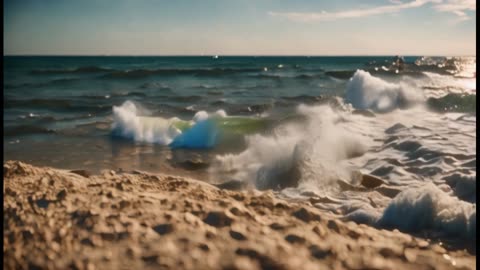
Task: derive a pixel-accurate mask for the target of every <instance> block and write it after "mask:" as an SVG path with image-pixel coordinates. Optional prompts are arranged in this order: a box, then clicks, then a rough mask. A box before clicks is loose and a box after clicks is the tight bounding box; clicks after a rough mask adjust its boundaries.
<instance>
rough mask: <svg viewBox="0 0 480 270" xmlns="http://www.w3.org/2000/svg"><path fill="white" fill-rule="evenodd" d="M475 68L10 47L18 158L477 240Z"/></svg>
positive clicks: (7, 91) (412, 61)
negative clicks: (291, 202) (134, 173)
mask: <svg viewBox="0 0 480 270" xmlns="http://www.w3.org/2000/svg"><path fill="white" fill-rule="evenodd" d="M475 70H476V58H475V57H456V58H455V57H420V56H408V57H404V58H403V62H399V61H396V59H395V58H394V57H393V56H385V57H380V56H379V57H377V56H375V57H373V56H364V57H313V56H312V57H309V56H303V57H300V56H298V57H297V56H295V57H293V56H292V57H273V56H272V57H260V56H259V57H255V56H251V57H246V56H241V57H240V56H239V57H235V56H218V57H216V56H198V57H187V56H182V57H180V56H178V57H177V56H171V57H153V56H152V57H147V56H138V57H136V56H129V57H113V56H108V57H107V56H105V57H94V56H91V57H86V56H85V57H80V56H78V57H76V56H75V57H74V56H71V57H67V56H35V57H34V56H4V137H3V141H4V161H6V160H11V159H14V160H21V161H25V162H28V163H31V164H34V165H39V166H52V167H57V168H64V169H87V170H90V171H93V172H97V173H98V172H100V171H101V170H123V171H131V170H142V171H149V172H163V173H173V174H177V175H184V176H192V177H195V178H197V179H200V180H203V181H207V182H210V183H214V184H219V183H223V182H227V181H236V182H240V183H242V184H244V185H245V186H247V188H253V189H258V190H265V189H273V190H274V191H275V192H276V194H277V196H281V197H286V198H291V199H299V200H312V198H317V199H316V200H314V201H312V203H313V204H314V205H315V206H317V207H318V208H320V209H323V210H325V211H328V212H330V213H333V214H335V215H338V216H340V217H341V218H344V219H347V220H351V221H355V222H358V223H366V224H368V225H371V226H377V227H382V228H388V229H395V228H396V229H399V230H401V231H407V232H412V233H420V232H421V233H428V235H430V236H431V237H433V238H437V239H440V238H441V239H450V238H454V239H457V238H459V237H460V238H462V239H466V241H463V242H467V243H475V236H476V229H475V224H476V195H475V190H476V73H475ZM362 175H369V176H370V177H371V178H374V179H376V180H375V181H377V183H378V181H380V183H381V184H378V185H375V184H371V185H369V184H368V183H367V184H365V183H363V184H362V181H363V180H362V179H364V178H362ZM372 181H373V180H372ZM375 181H373V182H374V183H375ZM372 185H373V186H372ZM318 198H320V199H318ZM457 242H458V241H457Z"/></svg>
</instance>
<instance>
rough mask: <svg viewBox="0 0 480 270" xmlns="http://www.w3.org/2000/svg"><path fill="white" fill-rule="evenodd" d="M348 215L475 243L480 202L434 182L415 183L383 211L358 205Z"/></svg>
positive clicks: (410, 230) (375, 224)
mask: <svg viewBox="0 0 480 270" xmlns="http://www.w3.org/2000/svg"><path fill="white" fill-rule="evenodd" d="M345 218H346V219H348V220H351V221H355V222H357V223H367V224H369V225H373V226H376V227H380V228H386V229H399V230H400V231H403V232H407V233H420V232H425V231H429V230H433V231H435V232H437V233H441V234H443V236H444V237H448V236H450V237H457V238H463V239H466V240H467V241H469V242H471V243H475V237H476V205H475V204H471V203H468V202H464V201H461V200H459V199H458V198H456V197H453V196H451V195H449V194H448V193H446V192H444V191H442V190H441V189H440V188H438V187H437V186H435V185H434V184H432V183H427V184H425V185H423V186H420V187H411V188H408V189H406V190H404V191H402V192H400V193H399V194H398V195H397V196H395V198H394V199H393V200H392V201H390V203H389V204H388V205H387V207H386V208H385V209H384V210H383V213H378V212H376V211H375V210H373V209H370V210H366V209H358V210H355V211H353V212H351V213H349V214H348V215H347V216H346V217H345Z"/></svg>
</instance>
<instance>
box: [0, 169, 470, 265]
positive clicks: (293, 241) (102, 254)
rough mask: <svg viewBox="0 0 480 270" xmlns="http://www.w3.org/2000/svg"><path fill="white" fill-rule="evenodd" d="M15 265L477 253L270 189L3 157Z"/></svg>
mask: <svg viewBox="0 0 480 270" xmlns="http://www.w3.org/2000/svg"><path fill="white" fill-rule="evenodd" d="M3 175H4V189H3V195H4V233H3V237H4V246H3V251H4V261H3V266H4V268H5V269H475V268H476V263H475V258H476V257H475V256H474V255H471V254H469V253H468V252H466V251H453V250H448V248H447V249H446V248H445V247H442V246H441V245H439V244H435V243H433V242H430V241H428V240H426V239H421V238H416V237H413V236H411V235H408V234H404V233H401V232H399V231H398V230H394V231H387V230H377V229H375V228H372V227H368V226H365V225H357V224H356V223H353V222H342V221H340V220H338V219H336V218H334V217H333V216H331V215H329V214H327V213H324V212H320V211H319V210H318V209H316V208H314V207H313V206H312V204H311V203H310V202H308V201H307V202H305V201H304V202H295V201H292V200H289V201H285V200H282V199H279V198H278V197H276V196H274V194H273V193H272V192H271V191H265V192H259V191H254V190H251V191H230V190H224V189H219V188H218V187H216V186H213V185H210V184H207V183H204V182H201V181H196V180H194V179H188V178H184V177H177V176H172V175H163V174H149V173H145V172H140V171H133V172H129V173H127V172H122V173H120V172H115V171H103V172H102V173H101V174H99V175H90V174H89V172H88V171H84V170H77V171H67V170H59V169H54V168H49V167H34V166H32V165H29V164H26V163H22V162H19V161H7V162H5V163H4V169H3Z"/></svg>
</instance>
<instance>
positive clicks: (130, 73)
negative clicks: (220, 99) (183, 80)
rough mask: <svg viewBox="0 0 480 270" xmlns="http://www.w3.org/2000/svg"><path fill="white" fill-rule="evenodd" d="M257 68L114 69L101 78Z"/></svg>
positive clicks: (214, 73) (204, 73)
mask: <svg viewBox="0 0 480 270" xmlns="http://www.w3.org/2000/svg"><path fill="white" fill-rule="evenodd" d="M260 71H262V69H258V68H197V69H134V70H127V71H124V70H122V71H115V72H111V73H109V74H106V75H104V76H103V78H107V79H110V78H113V79H122V78H124V79H136V78H143V77H148V76H153V75H156V76H175V75H190V76H205V77H208V76H222V75H233V74H237V73H249V72H260Z"/></svg>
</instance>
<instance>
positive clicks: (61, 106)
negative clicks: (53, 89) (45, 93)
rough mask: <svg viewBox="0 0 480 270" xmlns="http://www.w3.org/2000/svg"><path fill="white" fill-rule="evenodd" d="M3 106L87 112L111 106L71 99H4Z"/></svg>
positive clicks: (104, 109)
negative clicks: (83, 102)
mask: <svg viewBox="0 0 480 270" xmlns="http://www.w3.org/2000/svg"><path fill="white" fill-rule="evenodd" d="M3 106H4V108H9V109H10V108H26V109H29V110H31V109H50V110H64V111H83V112H85V111H88V112H91V113H93V112H95V113H100V112H106V111H108V110H109V109H110V108H111V107H110V106H109V105H106V104H99V105H91V104H82V103H79V102H75V101H74V100H71V99H41V98H35V99H8V100H7V99H6V100H5V101H4V104H3Z"/></svg>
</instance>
